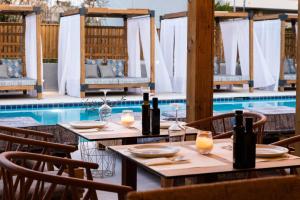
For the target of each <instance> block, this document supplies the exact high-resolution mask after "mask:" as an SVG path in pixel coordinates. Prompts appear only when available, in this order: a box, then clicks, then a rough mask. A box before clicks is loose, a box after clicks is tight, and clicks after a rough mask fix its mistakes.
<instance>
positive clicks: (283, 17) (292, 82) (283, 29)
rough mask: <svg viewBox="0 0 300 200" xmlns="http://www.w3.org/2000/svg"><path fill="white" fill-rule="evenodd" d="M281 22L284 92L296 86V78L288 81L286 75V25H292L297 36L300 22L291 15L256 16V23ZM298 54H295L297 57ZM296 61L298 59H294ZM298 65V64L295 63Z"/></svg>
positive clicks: (282, 83) (281, 75) (294, 15)
mask: <svg viewBox="0 0 300 200" xmlns="http://www.w3.org/2000/svg"><path fill="white" fill-rule="evenodd" d="M275 19H280V20H281V33H280V38H281V39H280V46H281V48H280V76H279V91H281V92H283V91H284V87H285V86H286V85H296V77H295V79H286V78H285V74H284V67H285V65H284V64H285V60H286V57H287V52H286V24H287V23H291V25H292V31H293V34H295V35H296V22H297V21H298V15H297V14H290V13H281V14H272V15H263V16H255V17H254V21H262V20H275ZM295 50H296V51H297V45H296V42H295ZM296 54H297V52H295V55H296ZM294 60H295V61H296V58H295V59H294ZM294 64H296V62H294Z"/></svg>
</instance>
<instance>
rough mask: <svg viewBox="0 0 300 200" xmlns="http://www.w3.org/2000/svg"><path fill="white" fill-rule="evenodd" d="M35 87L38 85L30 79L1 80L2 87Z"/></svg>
mask: <svg viewBox="0 0 300 200" xmlns="http://www.w3.org/2000/svg"><path fill="white" fill-rule="evenodd" d="M27 85H29V86H33V85H36V80H34V79H30V78H8V79H7V78H5V79H3V78H1V79H0V86H27Z"/></svg>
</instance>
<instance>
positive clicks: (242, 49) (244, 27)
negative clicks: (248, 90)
mask: <svg viewBox="0 0 300 200" xmlns="http://www.w3.org/2000/svg"><path fill="white" fill-rule="evenodd" d="M220 26H221V33H222V38H223V46H224V54H225V63H226V74H228V75H235V74H236V62H237V52H239V58H240V64H241V70H242V75H243V76H245V77H248V76H249V20H242V19H237V20H230V21H225V22H221V23H220Z"/></svg>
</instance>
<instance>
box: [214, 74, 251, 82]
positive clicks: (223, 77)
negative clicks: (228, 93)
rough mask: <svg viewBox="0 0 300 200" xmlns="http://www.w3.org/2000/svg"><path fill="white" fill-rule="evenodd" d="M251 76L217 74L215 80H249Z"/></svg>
mask: <svg viewBox="0 0 300 200" xmlns="http://www.w3.org/2000/svg"><path fill="white" fill-rule="evenodd" d="M248 80H249V77H246V76H239V75H215V76H214V81H215V82H220V81H248Z"/></svg>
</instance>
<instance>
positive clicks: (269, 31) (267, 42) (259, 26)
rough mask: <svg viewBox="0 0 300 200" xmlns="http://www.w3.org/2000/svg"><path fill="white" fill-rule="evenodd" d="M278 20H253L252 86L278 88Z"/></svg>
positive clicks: (279, 25) (279, 23) (279, 24)
mask: <svg viewBox="0 0 300 200" xmlns="http://www.w3.org/2000/svg"><path fill="white" fill-rule="evenodd" d="M280 27H281V22H280V20H266V21H257V22H254V77H255V78H254V79H255V80H254V86H255V87H256V88H257V87H261V88H265V89H270V90H278V82H279V74H280V40H281V38H280V31H281V29H280Z"/></svg>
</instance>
